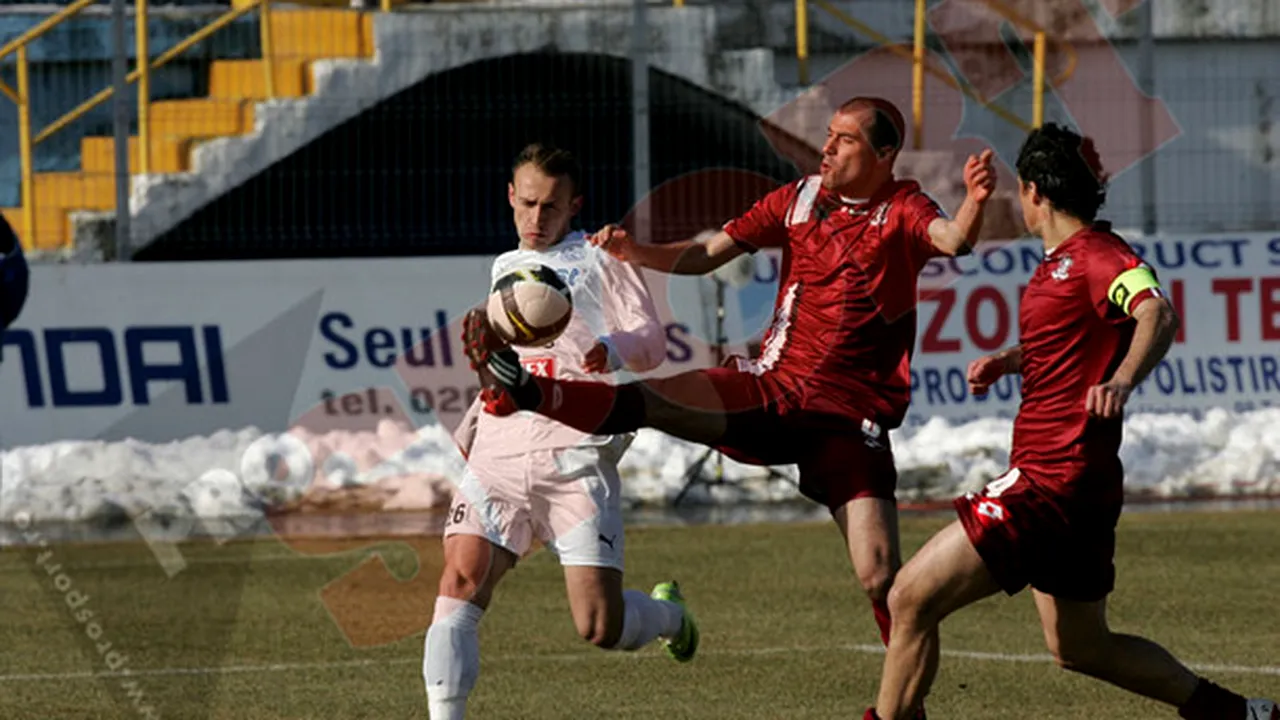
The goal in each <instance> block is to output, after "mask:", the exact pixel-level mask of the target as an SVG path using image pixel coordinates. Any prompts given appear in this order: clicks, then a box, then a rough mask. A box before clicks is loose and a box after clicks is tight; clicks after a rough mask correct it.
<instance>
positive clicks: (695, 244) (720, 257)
mask: <svg viewBox="0 0 1280 720" xmlns="http://www.w3.org/2000/svg"><path fill="white" fill-rule="evenodd" d="M591 243H592V244H593V245H596V246H597V247H600V248H603V249H604V250H605V252H607V253H609V254H610V255H612V256H613V257H615V258H617V259H619V260H621V261H623V262H626V263H631V264H633V265H639V266H641V267H646V268H649V269H650V270H657V271H658V272H664V273H670V274H672V275H705V274H707V273H709V272H711V271H712V270H715V269H716V268H718V267H720V266H721V265H724V264H725V263H727V262H729V261H730V260H732V259H734V258H735V257H738V256H739V255H741V254H742V253H743V252H744V250H743V248H742V247H741V246H739V245H738V243H737V242H735V241H734V239H733V238H731V237H729V234H728V233H726V232H724V231H723V230H722V231H720V232H717V233H716V234H715V235H713V236H712V237H710V238H708V239H707V240H706V241H705V242H702V241H698V240H685V241H684V242H677V243H663V244H661V245H653V244H647V243H644V244H642V243H639V242H636V239H635V238H634V237H632V236H631V233H629V232H627V231H626V229H624V228H621V227H618V226H616V225H606V226H604V227H603V228H601V229H600V231H599V232H597V233H596V234H595V235H593V236H591Z"/></svg>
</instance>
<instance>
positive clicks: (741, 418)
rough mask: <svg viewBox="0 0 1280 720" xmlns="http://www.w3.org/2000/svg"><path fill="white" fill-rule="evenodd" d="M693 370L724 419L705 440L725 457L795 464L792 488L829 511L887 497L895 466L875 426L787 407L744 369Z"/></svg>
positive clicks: (778, 391) (772, 387)
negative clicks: (719, 432) (717, 432)
mask: <svg viewBox="0 0 1280 720" xmlns="http://www.w3.org/2000/svg"><path fill="white" fill-rule="evenodd" d="M698 372H699V373H700V374H703V376H704V377H705V378H706V379H707V380H709V381H710V383H711V386H712V387H714V389H715V392H716V395H717V396H718V403H719V405H720V407H721V408H723V412H724V414H725V417H726V418H727V420H728V428H727V430H726V432H725V435H724V437H723V438H721V440H720V441H719V442H718V443H716V444H715V445H714V446H713V447H715V449H717V450H719V451H720V452H722V453H724V454H725V456H727V457H729V458H732V459H734V460H736V461H738V462H741V463H745V464H747V465H793V464H794V465H797V466H798V468H799V470H800V493H801V494H802V495H804V496H805V497H807V498H809V499H810V500H813V501H815V502H819V503H822V504H823V505H826V506H827V507H828V508H829V509H831V510H832V511H834V510H836V509H837V508H840V507H843V506H844V505H845V504H846V503H848V502H849V501H850V500H854V499H857V498H863V497H876V498H885V499H889V500H892V499H894V496H895V490H896V488H897V484H898V474H897V468H896V466H895V465H894V462H893V450H892V448H891V447H890V444H889V433H888V431H887V430H885V429H884V428H882V427H881V426H879V425H877V424H875V423H874V422H872V421H870V420H866V421H863V420H860V419H857V420H855V419H852V418H844V417H838V416H834V415H826V414H817V413H808V412H805V411H803V410H798V409H795V408H792V407H789V406H788V403H787V402H786V401H785V397H784V396H785V391H784V390H783V389H782V388H781V387H779V386H778V385H776V384H775V383H773V382H771V381H769V380H768V379H767V378H763V377H760V376H756V375H754V374H752V373H749V372H743V371H740V370H737V369H734V368H728V367H718V368H711V369H709V370H701V371H698Z"/></svg>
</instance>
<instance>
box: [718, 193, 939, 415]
mask: <svg viewBox="0 0 1280 720" xmlns="http://www.w3.org/2000/svg"><path fill="white" fill-rule="evenodd" d="M939 217H944V213H943V211H942V209H941V208H940V207H939V206H938V204H937V203H935V202H934V201H933V200H932V199H931V198H930V197H929V196H928V195H926V194H925V193H924V192H922V191H921V190H920V185H919V184H918V183H916V182H914V181H898V180H892V181H890V182H888V183H886V184H885V185H884V186H883V187H882V188H881V189H880V190H879V191H877V193H876V194H875V196H874V197H871V198H866V199H849V198H841V197H838V196H835V195H833V194H831V193H829V192H827V191H826V190H824V189H823V188H822V187H821V180H820V178H819V176H817V175H812V176H809V177H806V178H804V179H802V180H800V181H798V182H795V183H791V184H788V185H785V186H783V187H781V188H778V189H777V190H775V191H773V192H772V193H770V194H768V195H766V196H765V197H763V198H761V199H760V200H759V201H758V202H756V204H755V205H754V206H753V207H752V208H751V209H750V210H749V211H748V212H747V213H746V214H744V215H742V216H741V217H739V218H737V219H735V220H733V221H731V222H729V223H728V224H727V225H725V228H724V229H725V232H726V233H728V235H729V236H730V237H732V238H733V239H734V240H735V241H737V242H738V243H739V245H741V246H743V247H744V248H745V249H747V250H748V251H751V252H754V251H755V250H757V249H759V248H765V247H777V248H782V249H783V256H782V266H781V269H780V277H779V284H778V298H777V301H776V302H775V305H774V316H773V323H772V326H771V327H770V328H769V330H768V332H767V334H766V335H765V338H764V341H763V344H762V345H761V350H760V356H759V357H758V358H755V359H754V360H752V361H750V362H745V363H743V364H742V366H741V369H743V370H746V371H749V372H753V373H755V374H757V375H760V376H762V379H766V380H769V381H771V382H770V383H769V384H770V385H773V386H775V387H776V388H777V389H778V393H777V395H778V397H776V398H774V400H775V401H776V402H778V403H779V405H780V407H781V409H782V410H783V411H784V412H787V411H794V410H802V411H808V412H816V413H826V414H832V415H838V416H842V417H846V418H851V419H854V420H858V421H861V420H864V419H866V420H871V421H873V422H877V423H880V424H881V425H883V426H885V427H887V428H893V427H897V426H898V425H900V424H901V423H902V419H903V416H904V415H905V414H906V411H907V406H908V404H909V403H910V400H911V377H910V360H911V353H912V350H913V349H914V347H915V337H916V288H917V278H918V275H919V273H920V271H921V270H922V269H923V268H924V266H925V263H926V262H928V261H929V260H930V259H931V258H933V257H937V256H939V255H942V254H943V253H942V252H941V251H940V250H938V249H937V248H936V247H935V246H934V245H933V243H932V242H931V241H930V239H929V233H928V228H929V223H931V222H932V221H933V220H934V219H936V218H939Z"/></svg>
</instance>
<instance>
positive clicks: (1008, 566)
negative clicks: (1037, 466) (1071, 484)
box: [954, 464, 1122, 602]
mask: <svg viewBox="0 0 1280 720" xmlns="http://www.w3.org/2000/svg"><path fill="white" fill-rule="evenodd" d="M1117 466H1118V464H1117ZM1111 472H1114V471H1110V470H1109V471H1107V474H1109V473H1111ZM1121 479H1122V476H1121ZM1090 480H1091V482H1097V478H1091V479H1090ZM1107 485H1110V483H1102V484H1100V485H1096V486H1107ZM1054 487H1055V486H1054V484H1051V483H1045V482H1037V479H1036V476H1035V475H1034V474H1029V473H1028V472H1027V471H1020V470H1018V469H1013V470H1010V471H1009V472H1007V473H1005V474H1004V475H1002V476H1001V477H999V478H997V479H995V480H993V481H992V482H991V483H989V484H988V485H987V487H986V488H985V489H983V491H982V492H980V493H968V494H966V495H964V496H962V497H958V498H956V499H955V501H954V505H955V508H956V512H957V513H958V514H959V516H960V522H961V524H962V525H964V529H965V532H966V533H967V534H968V535H969V541H970V542H972V543H973V546H974V548H976V549H977V551H978V554H979V555H981V556H982V561H983V563H984V564H985V565H986V566H987V570H988V571H990V573H991V575H992V577H994V578H995V580H996V582H998V583H999V584H1000V587H1001V588H1003V589H1004V591H1005V592H1006V593H1008V594H1010V595H1014V594H1017V593H1018V592H1020V591H1021V590H1022V589H1023V588H1024V587H1026V586H1027V585H1030V586H1031V587H1033V588H1035V589H1036V590H1039V591H1040V592H1043V593H1047V594H1049V595H1052V596H1054V597H1058V598H1062V599H1064V600H1078V601H1080V602H1095V601H1098V600H1101V599H1103V598H1105V597H1106V596H1107V595H1108V594H1110V592H1111V591H1112V589H1113V588H1114V587H1115V576H1116V571H1115V564H1114V562H1113V559H1114V557H1115V549H1116V532H1115V530H1116V523H1117V521H1118V520H1119V519H1120V507H1121V504H1122V501H1121V500H1120V499H1118V498H1117V499H1114V500H1113V499H1110V498H1108V499H1105V500H1103V499H1099V498H1098V497H1097V496H1096V495H1090V496H1089V497H1074V498H1068V497H1065V496H1064V495H1063V494H1062V493H1057V492H1054Z"/></svg>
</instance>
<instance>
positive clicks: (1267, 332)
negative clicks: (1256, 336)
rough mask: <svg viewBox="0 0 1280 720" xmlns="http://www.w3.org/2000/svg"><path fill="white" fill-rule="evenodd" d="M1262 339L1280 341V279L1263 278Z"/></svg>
mask: <svg viewBox="0 0 1280 720" xmlns="http://www.w3.org/2000/svg"><path fill="white" fill-rule="evenodd" d="M1261 285H1262V288H1261V289H1262V339H1263V340H1265V341H1271V340H1280V277H1269V278H1262V280H1261Z"/></svg>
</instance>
